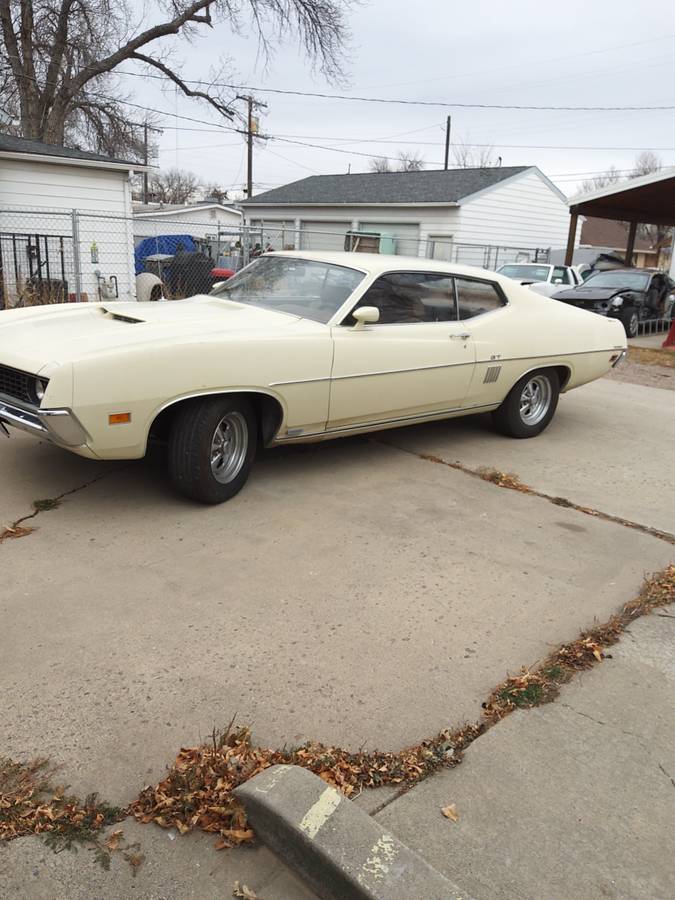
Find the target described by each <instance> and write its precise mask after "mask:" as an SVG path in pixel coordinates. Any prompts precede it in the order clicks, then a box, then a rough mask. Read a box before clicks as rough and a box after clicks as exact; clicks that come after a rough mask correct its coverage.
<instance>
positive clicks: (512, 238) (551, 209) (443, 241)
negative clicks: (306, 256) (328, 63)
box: [242, 166, 569, 268]
mask: <svg viewBox="0 0 675 900" xmlns="http://www.w3.org/2000/svg"><path fill="white" fill-rule="evenodd" d="M242 206H243V208H244V214H245V218H246V222H247V224H249V225H251V226H253V227H255V228H260V229H261V233H262V235H263V239H264V241H265V243H267V242H269V243H270V244H271V245H272V247H274V249H283V248H284V247H285V248H288V249H290V248H293V249H295V248H297V249H304V250H340V249H344V247H345V239H346V234H347V232H369V233H372V234H375V235H377V234H378V233H379V234H381V235H383V236H384V237H383V238H382V239H381V240H380V244H379V247H380V252H395V253H402V254H406V255H415V256H417V255H420V256H429V257H432V258H435V259H448V260H452V261H455V262H462V263H468V264H472V265H478V266H486V267H488V268H496V267H497V266H498V265H501V264H502V263H504V262H508V261H512V260H523V261H524V260H528V259H530V260H533V259H535V258H539V259H543V258H545V254H546V253H547V252H548V251H549V250H550V249H551V248H557V247H563V246H564V245H565V242H566V240H567V230H568V225H569V210H568V207H567V201H566V198H565V196H564V194H562V193H561V191H559V190H558V188H557V187H556V186H555V185H554V184H552V182H551V181H549V179H548V178H547V177H546V176H545V175H544V174H543V173H542V172H541V171H540V170H539V169H538V168H537V167H536V166H512V167H491V168H477V169H450V170H447V171H445V170H440V171H434V170H422V171H420V172H385V173H366V174H356V175H314V176H311V177H309V178H303V179H302V180H300V181H296V182H293V183H292V184H287V185H284V186H282V187H279V188H275V189H273V190H270V191H266V192H265V193H263V194H258V195H257V196H255V197H253V198H252V199H251V200H245V201H244V202H243V203H242ZM392 238H393V240H392ZM355 240H356V239H355V238H349V239H347V246H349V244H350V242H351V243H352V245H353V243H354V241H355ZM367 242H368V239H367V238H364V239H363V240H362V241H361V245H362V247H365V246H367ZM371 244H372V239H371Z"/></svg>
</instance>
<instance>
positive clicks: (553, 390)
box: [492, 369, 560, 438]
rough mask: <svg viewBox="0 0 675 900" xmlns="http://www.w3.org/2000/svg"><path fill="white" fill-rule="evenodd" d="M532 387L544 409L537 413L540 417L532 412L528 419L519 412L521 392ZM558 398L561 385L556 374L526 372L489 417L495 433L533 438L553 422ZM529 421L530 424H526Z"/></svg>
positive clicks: (521, 402)
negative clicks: (535, 389)
mask: <svg viewBox="0 0 675 900" xmlns="http://www.w3.org/2000/svg"><path fill="white" fill-rule="evenodd" d="M533 383H536V384H537V385H538V387H539V390H540V393H541V397H542V403H543V404H544V407H545V408H543V409H541V410H540V415H536V414H535V413H534V412H533V413H532V414H531V415H530V416H528V414H527V413H526V412H525V411H524V410H523V409H522V406H523V403H524V402H526V401H525V400H524V392H525V390H526V389H527V388H528V386H530V385H532V384H533ZM559 396H560V381H559V379H558V374H557V372H555V370H553V369H539V370H538V371H536V372H529V373H528V374H527V375H523V377H522V378H521V379H520V380H519V381H518V382H516V384H514V386H513V387H512V388H511V390H510V391H509V393H508V394H507V396H506V399H505V400H504V402H503V403H502V405H501V406H500V407H499V409H496V410H495V411H494V412H493V413H492V420H493V422H494V424H495V427H496V428H497V430H498V431H501V433H502V434H506V435H508V437H514V438H530V437H536V436H537V435H538V434H541V432H542V431H543V430H544V429H545V428H546V426H547V425H548V423H549V422H550V421H551V419H552V418H553V416H554V414H555V411H556V407H557V406H558V397H559ZM528 418H531V419H532V421H531V422H528Z"/></svg>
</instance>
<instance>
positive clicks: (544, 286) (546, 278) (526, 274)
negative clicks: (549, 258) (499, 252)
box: [497, 263, 584, 297]
mask: <svg viewBox="0 0 675 900" xmlns="http://www.w3.org/2000/svg"><path fill="white" fill-rule="evenodd" d="M497 272H498V273H499V274H500V275H506V277H507V278H513V280H514V281H517V282H518V284H526V285H527V286H528V287H529V288H530V289H531V290H533V291H536V293H538V294H543V295H544V296H546V297H552V296H553V294H555V293H556V291H559V290H560V286H561V285H566V284H569V285H572V286H576V285H578V284H583V280H584V279H583V277H582V274H581V272H580V271H579V269H578V268H577V267H575V266H554V265H548V264H545V263H507V264H506V265H503V266H500V267H499V268H498V269H497Z"/></svg>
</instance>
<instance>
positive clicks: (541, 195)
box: [458, 171, 570, 248]
mask: <svg viewBox="0 0 675 900" xmlns="http://www.w3.org/2000/svg"><path fill="white" fill-rule="evenodd" d="M569 220H570V216H569V209H568V207H567V203H566V202H565V201H564V200H563V199H562V197H560V195H559V194H557V193H556V192H555V191H554V190H553V189H552V188H551V186H550V185H549V184H547V182H546V181H545V179H544V178H542V176H541V175H540V174H539V173H538V172H536V171H530V172H527V173H526V174H524V175H521V176H519V177H516V178H514V179H512V180H510V181H507V182H505V183H502V184H498V185H496V186H495V187H493V188H491V189H490V190H489V191H485V193H481V194H479V195H477V196H476V197H475V198H474V199H471V198H470V197H469V198H467V199H466V200H465V201H464V202H463V203H462V206H461V207H460V211H459V222H458V232H459V233H460V234H461V240H463V241H466V242H467V243H481V244H482V243H485V244H496V245H502V246H510V247H545V248H549V247H551V248H558V247H564V246H565V245H566V243H567V231H568V228H569Z"/></svg>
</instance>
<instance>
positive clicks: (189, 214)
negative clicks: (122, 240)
mask: <svg viewBox="0 0 675 900" xmlns="http://www.w3.org/2000/svg"><path fill="white" fill-rule="evenodd" d="M241 221H242V219H241V216H240V215H239V214H238V213H236V212H234V211H233V212H228V211H227V210H223V209H215V208H212V209H190V210H186V211H185V212H184V213H182V212H181V211H180V210H174V211H173V212H172V213H171V215H166V214H165V215H152V214H147V213H145V214H143V215H142V216H139V215H135V216H134V237H135V238H136V242H138V241H139V240H142V239H143V238H146V237H155V235H159V234H189V235H192V237H195V238H202V239H204V238H207V237H214V238H215V237H216V235H217V233H218V226H220V227H221V229H222V228H233V229H238V228H239V226H240V225H241Z"/></svg>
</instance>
